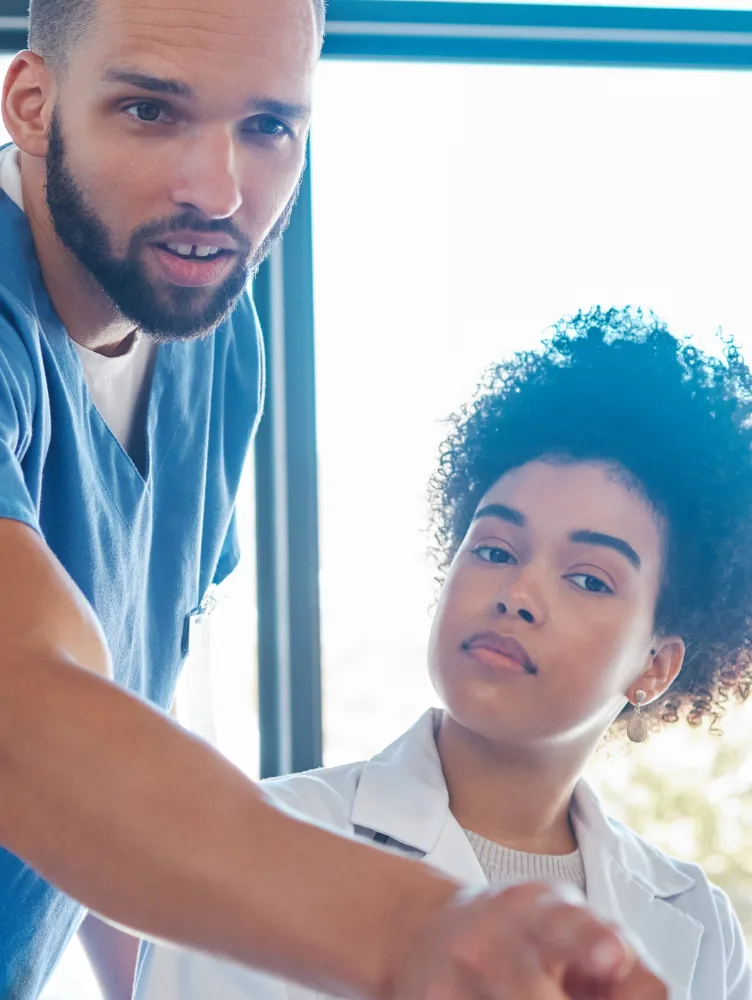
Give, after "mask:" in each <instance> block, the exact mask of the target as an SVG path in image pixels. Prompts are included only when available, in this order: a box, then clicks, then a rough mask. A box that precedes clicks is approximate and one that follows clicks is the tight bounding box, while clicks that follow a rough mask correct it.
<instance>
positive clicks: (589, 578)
mask: <svg viewBox="0 0 752 1000" xmlns="http://www.w3.org/2000/svg"><path fill="white" fill-rule="evenodd" d="M567 580H571V581H572V583H573V584H574V585H575V587H579V588H580V590H586V591H588V593H590V594H613V590H612V589H611V588H610V587H609V585H608V584H607V583H604V582H603V580H601V578H600V577H598V576H593V574H592V573H572V574H571V576H568V577H567ZM577 581H582V582H581V583H578V582H577Z"/></svg>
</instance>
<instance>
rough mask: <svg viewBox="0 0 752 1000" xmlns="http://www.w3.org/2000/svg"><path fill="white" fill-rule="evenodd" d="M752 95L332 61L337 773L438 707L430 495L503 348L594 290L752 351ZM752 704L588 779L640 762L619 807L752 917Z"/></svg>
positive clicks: (328, 726) (514, 71) (321, 119)
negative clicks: (479, 385) (751, 236)
mask: <svg viewBox="0 0 752 1000" xmlns="http://www.w3.org/2000/svg"><path fill="white" fill-rule="evenodd" d="M751 99H752V75H747V74H744V73H732V72H728V73H724V72H713V71H708V72H693V71H671V70H648V69H645V70H634V69H629V70H626V69H601V68H574V67H540V66H504V65H486V66H483V65H456V64H455V65H437V64H425V63H424V64H404V63H402V64H398V63H378V64H377V63H366V62H362V63H359V62H346V61H342V62H339V61H338V62H335V61H331V62H325V63H324V64H323V66H322V67H321V69H320V71H319V77H318V90H317V94H316V116H317V117H316V120H315V123H314V131H313V138H312V167H313V175H312V184H313V213H314V219H313V223H314V265H315V276H316V330H317V333H316V337H317V397H318V413H317V421H318V428H319V443H318V450H319V463H320V464H319V484H320V485H319V490H320V494H319V496H320V518H321V520H320V538H321V607H322V644H323V648H322V653H323V685H324V726H325V760H326V763H327V764H336V763H340V762H344V761H347V760H354V759H359V758H363V757H364V756H368V755H370V754H372V753H373V752H375V751H377V750H378V749H380V748H381V747H382V746H384V745H385V744H386V743H387V742H388V741H389V740H390V739H392V738H394V737H396V736H397V735H398V734H399V733H400V732H401V731H402V729H403V728H404V727H406V726H407V725H409V723H410V722H411V721H413V720H414V719H415V718H416V717H417V716H418V714H419V713H420V712H421V711H422V710H423V709H424V708H425V707H427V706H428V705H429V704H431V703H433V702H434V700H435V698H434V695H433V692H432V691H431V689H430V687H429V685H428V680H427V678H426V669H425V657H426V640H427V636H428V631H429V627H430V615H429V608H430V605H431V603H432V599H433V594H434V585H433V580H432V568H431V565H430V563H429V562H428V561H427V560H426V557H425V547H426V543H427V538H426V534H425V530H424V528H425V525H426V516H427V505H426V502H425V488H426V483H427V480H428V477H429V475H430V473H431V472H432V470H433V465H434V461H435V456H436V449H437V446H438V444H439V442H440V441H441V439H442V437H443V433H444V428H443V427H442V424H441V421H442V419H443V418H445V417H446V416H447V415H448V414H449V413H450V412H452V411H453V410H455V409H456V408H457V407H458V406H459V405H460V404H462V403H463V402H464V401H465V400H466V399H468V398H469V396H470V395H471V393H472V391H473V389H474V386H475V384H476V381H477V378H478V376H479V374H480V373H481V371H482V370H483V369H484V367H485V366H486V365H487V364H489V363H491V362H493V361H494V360H497V359H500V358H501V357H503V356H504V355H506V354H507V353H508V352H511V351H513V350H515V349H519V348H524V347H527V346H532V345H534V344H535V343H537V342H538V341H539V339H540V337H541V335H542V333H543V332H544V330H545V328H546V326H547V325H548V324H550V323H552V322H554V321H555V320H556V319H558V318H559V317H560V316H562V315H564V314H565V313H572V312H574V311H576V310H577V309H578V308H580V307H582V308H587V307H589V306H591V305H594V304H602V305H604V306H608V305H615V306H619V305H626V304H633V305H643V306H647V307H652V308H653V309H654V310H655V311H656V312H657V313H658V314H659V315H661V316H662V317H663V318H664V319H666V320H667V321H668V322H669V323H670V325H671V327H672V329H673V330H674V332H677V333H687V334H693V335H695V336H696V337H697V339H698V342H699V343H700V345H702V346H706V347H709V346H710V345H711V344H712V342H713V341H712V335H713V333H714V331H715V330H716V329H717V328H718V327H719V326H722V327H723V328H724V330H726V331H728V332H729V333H733V334H734V335H735V336H736V337H737V338H738V340H739V342H740V344H741V345H742V346H743V347H744V346H747V348H748V349H750V350H752V341H751V340H750V338H749V333H748V331H749V330H750V329H752V303H751V302H750V299H749V296H748V284H749V282H748V264H749V257H748V253H747V252H746V247H747V245H748V242H747V234H748V232H749V231H750V224H751V223H752V200H751V199H750V197H749V193H748V192H749V185H748V175H749V170H750V164H751V162H752V139H751V138H750V136H749V134H748V132H747V131H746V130H744V129H743V128H739V126H738V123H739V122H741V121H744V120H745V114H746V109H747V108H748V107H749V105H750V100H751ZM750 719H752V704H751V705H749V706H747V707H746V708H745V709H743V710H740V711H739V712H737V713H736V714H735V715H734V714H733V713H732V714H731V715H730V717H729V720H727V723H726V725H725V728H726V729H727V732H728V737H727V739H726V740H723V741H716V740H714V738H713V737H710V736H708V735H707V734H706V732H704V731H703V732H701V733H698V732H694V731H690V730H689V727H687V726H686V725H684V724H682V725H677V726H675V727H673V729H671V727H669V730H670V731H669V732H667V733H666V734H665V737H661V738H660V739H651V741H650V742H649V743H648V744H646V745H645V747H643V748H640V749H636V750H634V751H632V752H631V753H628V754H627V758H626V760H625V762H624V763H623V764H622V763H621V762H620V760H619V759H618V757H617V758H614V753H615V751H613V752H611V751H610V752H609V754H608V755H605V756H603V758H602V762H600V763H599V764H598V765H597V766H596V769H595V770H596V772H598V769H599V768H600V769H601V772H602V771H603V769H604V768H605V769H610V770H611V771H612V772H618V769H619V768H620V767H629V768H633V769H634V771H633V772H630V773H634V774H636V775H637V777H638V778H639V780H640V781H641V782H642V783H641V784H640V783H639V782H638V783H637V784H635V782H634V781H633V782H630V785H629V787H630V793H629V797H628V798H627V799H625V800H624V801H623V802H619V801H618V800H617V799H616V796H615V794H614V793H613V792H612V793H611V795H610V796H609V798H610V800H611V801H610V804H611V805H613V806H614V807H615V808H616V809H617V811H619V810H621V811H622V812H624V811H625V810H626V811H627V812H628V814H629V817H630V820H631V821H632V822H635V820H634V816H637V817H638V820H639V819H640V817H642V819H643V820H644V826H645V829H646V832H649V833H650V835H651V836H654V837H655V838H656V839H657V840H658V841H659V843H661V844H663V845H664V846H667V847H668V848H669V849H670V850H673V851H675V852H678V853H680V854H683V855H684V856H686V857H696V858H697V859H698V860H702V861H704V862H705V863H706V865H707V867H708V868H709V870H710V871H711V874H712V875H713V877H715V878H717V879H718V880H719V881H721V883H722V884H725V885H726V886H727V888H729V889H731V890H732V894H733V895H734V899H735V903H736V905H737V907H738V909H739V911H740V913H745V914H746V919H747V921H748V923H747V926H748V928H749V929H750V931H752V912H750V901H752V858H751V857H749V856H744V857H743V858H742V859H741V860H740V856H739V854H738V853H736V854H735V853H734V850H733V848H731V847H730V845H731V844H732V843H734V842H735V838H736V839H740V838H741V842H742V843H743V842H744V841H743V836H742V834H743V831H744V824H745V823H748V822H750V820H751V819H752V795H751V794H750V789H751V788H752V775H750V772H749V770H744V768H742V769H741V770H740V769H739V768H738V767H737V764H734V763H731V758H730V757H728V756H724V755H727V754H730V753H731V750H730V748H732V747H734V746H736V747H737V748H738V749H739V751H740V755H739V756H740V760H741V761H744V760H745V759H746V756H747V754H746V752H742V751H743V749H744V744H743V743H740V742H739V741H740V740H742V739H744V738H745V732H744V731H745V725H746V731H747V732H748V731H749V723H750ZM734 734H736V735H734ZM734 740H736V741H737V742H736V743H734ZM640 755H641V756H640ZM732 757H733V754H732ZM645 762H652V764H653V765H654V766H653V768H652V770H653V772H654V773H657V774H658V775H659V776H661V775H662V776H663V777H662V780H664V781H665V779H666V778H668V779H669V780H668V784H667V786H666V789H667V790H666V789H664V791H666V796H667V798H666V802H668V796H669V792H670V795H671V796H673V797H674V798H673V801H674V805H675V804H676V799H677V797H680V796H681V795H682V794H685V793H686V796H688V798H686V797H685V801H687V802H694V801H695V799H694V798H692V796H693V795H694V794H695V793H694V789H695V788H696V787H697V783H696V776H697V773H698V772H697V770H696V769H697V768H704V769H705V771H706V772H707V784H706V785H703V791H704V792H705V794H706V795H707V794H712V792H711V793H709V792H708V789H712V788H716V789H718V802H717V808H718V814H719V816H721V815H722V816H724V817H725V819H724V820H723V822H722V824H721V825H723V824H725V825H726V829H727V831H729V833H728V836H726V834H725V833H724V832H723V831H722V830H719V831H717V835H714V838H715V839H713V840H712V842H709V841H702V838H701V837H700V834H699V833H698V828H697V826H696V824H694V822H693V820H692V819H691V818H690V817H687V816H682V817H681V818H680V819H677V816H676V815H675V814H671V815H669V813H664V818H663V819H662V820H661V819H659V816H658V812H660V810H658V811H657V812H656V811H654V815H652V816H651V815H650V812H651V811H650V809H649V808H648V807H647V804H649V803H652V802H654V801H655V799H654V797H652V798H651V797H650V796H651V795H653V793H652V792H650V790H649V788H648V785H647V784H646V783H645V781H643V779H644V778H645V773H644V772H645V771H650V770H651V768H650V764H649V763H648V764H646V763H645ZM724 762H725V763H724ZM714 768H715V769H716V770H715V771H714V770H713V769H714ZM640 769H642V770H640ZM693 769H694V770H693ZM711 772H712V773H711ZM713 774H715V777H712V775H713ZM595 778H596V780H598V778H599V775H598V773H595ZM656 780H657V779H656ZM724 782H725V786H724ZM608 786H610V787H611V788H613V787H614V783H613V782H609V783H608ZM608 786H607V787H605V789H604V790H605V791H606V793H607V794H608V790H609V787H608ZM622 786H623V782H620V783H619V787H620V788H621V787H622ZM721 787H725V789H726V790H725V791H724V793H723V796H721V792H720V789H721ZM614 800H615V801H614ZM641 802H642V803H643V805H640V803H641ZM643 806H644V808H643ZM667 808H668V806H667ZM690 808H692V806H690ZM732 831H733V832H732ZM698 838H699V839H698ZM740 865H741V867H742V868H743V870H744V873H742V872H740V871H739V866H740ZM745 866H746V867H745Z"/></svg>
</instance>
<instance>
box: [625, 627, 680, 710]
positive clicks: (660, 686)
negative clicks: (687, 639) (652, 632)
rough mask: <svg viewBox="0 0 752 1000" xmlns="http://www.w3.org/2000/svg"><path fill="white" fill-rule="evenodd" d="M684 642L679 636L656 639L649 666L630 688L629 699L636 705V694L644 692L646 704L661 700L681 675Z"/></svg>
mask: <svg viewBox="0 0 752 1000" xmlns="http://www.w3.org/2000/svg"><path fill="white" fill-rule="evenodd" d="M684 653H685V646H684V641H683V640H682V639H680V638H679V637H678V636H675V635H673V636H667V637H666V638H663V639H655V640H654V641H653V645H652V647H651V649H650V654H649V657H648V665H647V667H646V669H645V670H644V671H643V672H642V673H641V674H640V676H639V677H637V678H635V680H634V681H633V682H632V683H631V685H630V686H629V690H628V691H627V697H628V698H629V700H630V701H631V702H632V704H634V702H635V692H637V691H640V690H642V691H644V692H645V694H646V695H647V697H646V698H645V702H644V703H645V704H649V703H650V702H651V701H655V700H656V698H660V696H661V695H662V694H664V693H665V692H666V691H668V689H669V688H670V687H671V685H672V684H673V683H674V681H675V680H676V678H677V677H678V675H679V671H680V670H681V668H682V664H683V663H684Z"/></svg>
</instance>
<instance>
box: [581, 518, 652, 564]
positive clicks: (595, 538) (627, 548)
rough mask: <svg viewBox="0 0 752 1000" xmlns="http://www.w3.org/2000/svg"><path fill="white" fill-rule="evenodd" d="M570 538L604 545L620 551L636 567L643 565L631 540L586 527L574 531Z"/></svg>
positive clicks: (587, 543)
mask: <svg viewBox="0 0 752 1000" xmlns="http://www.w3.org/2000/svg"><path fill="white" fill-rule="evenodd" d="M569 538H570V541H572V542H583V543H584V544H585V545H603V546H604V547H605V548H607V549H613V550H614V551H615V552H620V553H621V555H623V556H624V557H625V558H626V559H628V560H629V562H631V563H632V565H633V566H634V568H635V569H639V568H640V566H641V565H642V562H641V560H640V557H639V556H638V555H637V553H636V552H635V550H634V549H633V548H632V546H631V545H630V544H629V542H625V541H624V540H623V539H622V538H615V537H614V536H613V535H604V534H603V532H601V531H589V530H587V529H585V528H583V529H582V530H580V531H573V532H572V533H571V535H570V536H569Z"/></svg>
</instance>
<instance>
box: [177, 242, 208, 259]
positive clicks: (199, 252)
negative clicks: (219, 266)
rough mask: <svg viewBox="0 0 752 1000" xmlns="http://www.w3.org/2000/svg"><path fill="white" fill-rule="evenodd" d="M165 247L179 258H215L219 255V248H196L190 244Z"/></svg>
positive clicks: (203, 246)
mask: <svg viewBox="0 0 752 1000" xmlns="http://www.w3.org/2000/svg"><path fill="white" fill-rule="evenodd" d="M165 246H166V247H167V249H168V250H172V252H173V253H176V254H179V255H180V256H181V257H215V256H216V255H217V254H218V253H219V247H210V246H205V245H201V246H196V245H195V244H193V245H192V244H190V243H166V244H165Z"/></svg>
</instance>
